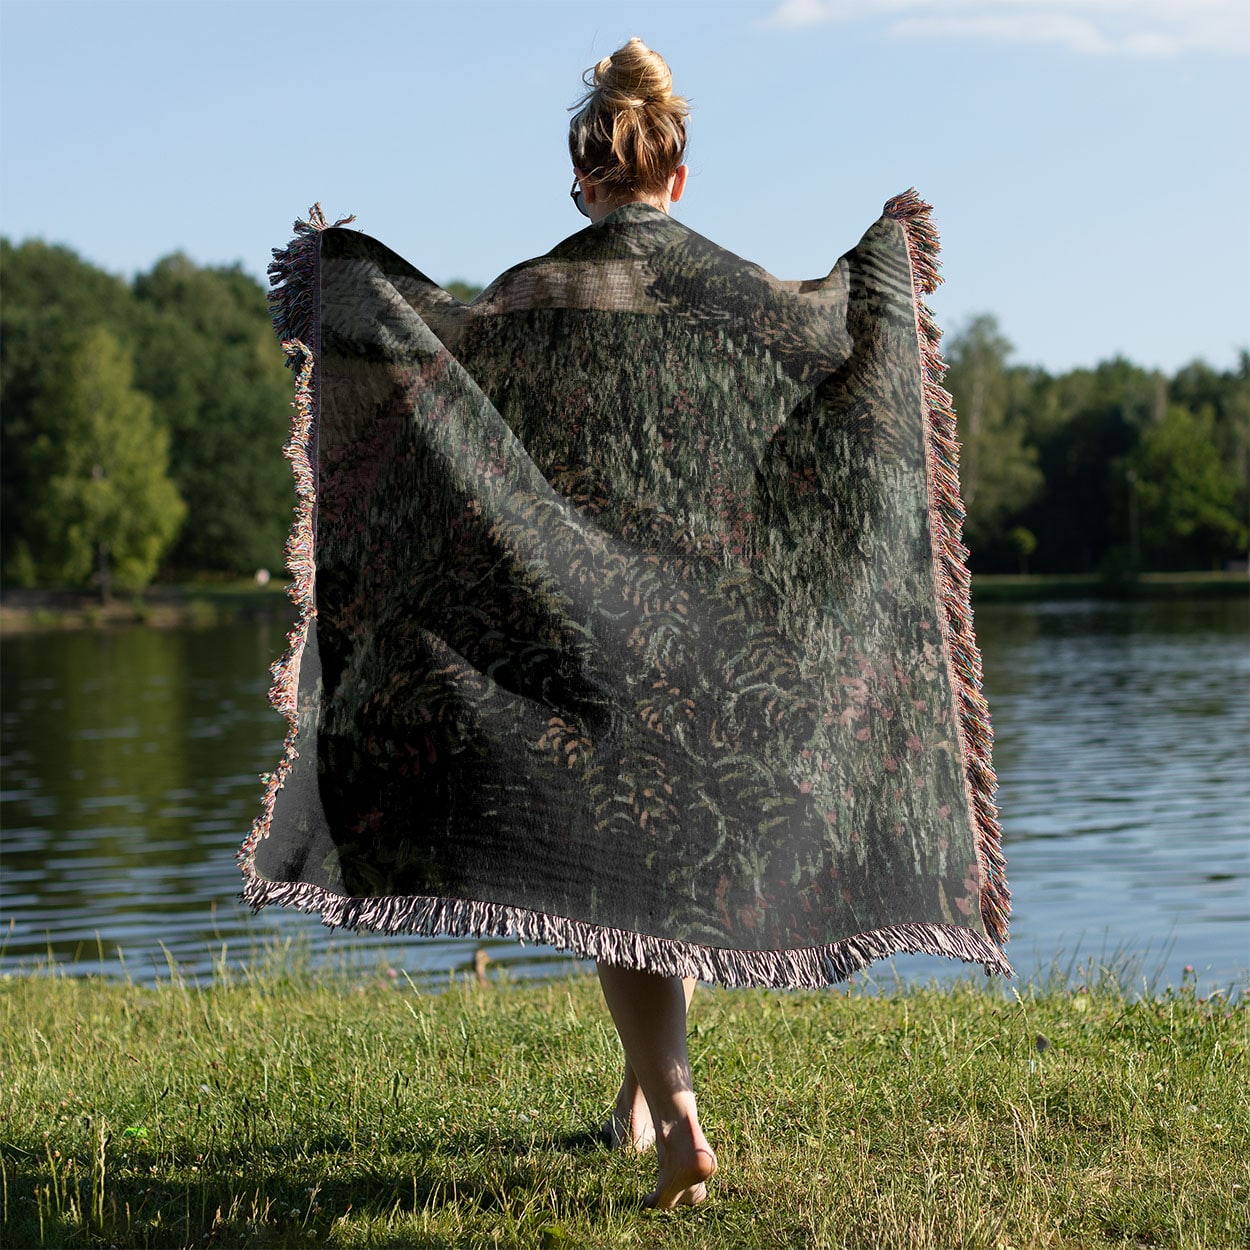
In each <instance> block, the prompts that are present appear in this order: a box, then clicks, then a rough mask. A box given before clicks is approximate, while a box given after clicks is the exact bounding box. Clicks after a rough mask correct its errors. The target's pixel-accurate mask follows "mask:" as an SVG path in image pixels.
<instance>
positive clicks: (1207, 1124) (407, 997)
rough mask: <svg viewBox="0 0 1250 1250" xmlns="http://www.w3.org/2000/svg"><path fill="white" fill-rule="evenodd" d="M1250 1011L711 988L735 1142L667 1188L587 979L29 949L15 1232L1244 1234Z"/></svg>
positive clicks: (10, 1030)
mask: <svg viewBox="0 0 1250 1250" xmlns="http://www.w3.org/2000/svg"><path fill="white" fill-rule="evenodd" d="M1248 1018H1250V1008H1248V1007H1247V1000H1246V996H1245V995H1244V994H1243V995H1242V996H1240V997H1239V998H1237V999H1236V1000H1235V1001H1233V1002H1231V1003H1230V1002H1229V1001H1228V1000H1227V999H1226V998H1224V997H1222V996H1219V995H1217V996H1214V997H1212V998H1209V999H1206V1000H1205V1001H1204V1000H1202V999H1200V998H1199V997H1198V996H1197V993H1196V991H1195V989H1194V987H1193V984H1192V982H1190V981H1188V980H1187V981H1186V982H1185V983H1184V984H1182V985H1181V986H1180V987H1178V988H1174V989H1168V990H1166V991H1164V992H1162V993H1158V994H1154V995H1151V996H1149V997H1142V998H1136V999H1134V998H1131V997H1129V996H1127V995H1126V994H1125V993H1124V992H1123V991H1122V989H1121V988H1120V987H1119V986H1118V985H1117V984H1116V983H1115V982H1114V981H1113V980H1105V979H1104V980H1103V981H1102V982H1100V983H1097V984H1092V985H1078V986H1077V987H1076V988H1071V987H1070V986H1067V985H1060V984H1058V983H1056V985H1055V986H1052V987H1045V988H1025V989H1023V990H1021V991H1019V992H1018V993H1017V994H1016V995H1015V996H1014V997H1013V996H1009V995H1004V994H1003V992H1002V990H1001V988H1000V987H998V986H992V985H991V986H987V985H985V984H981V985H976V984H973V983H971V982H968V983H963V984H960V985H958V986H956V987H955V988H953V989H937V988H930V989H921V990H913V991H904V990H902V989H898V990H894V991H887V992H884V993H881V992H878V993H871V992H867V991H865V990H864V989H861V988H854V989H852V990H851V991H850V992H849V993H845V992H824V993H791V994H781V993H774V992H766V991H736V992H733V993H727V992H723V991H717V990H707V989H701V990H700V991H699V993H698V994H697V995H696V998H695V1002H694V1006H693V1008H692V1012H691V1037H690V1045H691V1055H692V1059H693V1062H694V1066H695V1069H696V1076H697V1080H698V1083H699V1092H700V1096H701V1103H702V1112H703V1118H704V1123H705V1127H706V1129H707V1130H708V1132H709V1135H710V1136H711V1138H712V1139H713V1141H714V1143H715V1145H716V1147H717V1150H718V1153H719V1156H720V1163H721V1171H720V1173H719V1174H718V1176H717V1177H716V1179H715V1180H714V1181H713V1183H712V1186H711V1198H710V1200H709V1202H708V1203H707V1204H706V1205H705V1206H703V1207H700V1208H698V1209H695V1210H686V1211H679V1212H673V1213H666V1214H656V1213H651V1212H644V1211H642V1210H640V1209H639V1206H638V1198H639V1196H640V1195H641V1194H642V1193H643V1192H644V1191H645V1190H646V1189H647V1188H649V1186H650V1183H651V1175H652V1170H653V1168H654V1163H653V1161H652V1160H651V1159H650V1158H644V1159H639V1158H631V1157H628V1156H625V1155H619V1154H613V1153H610V1152H608V1151H606V1150H605V1149H603V1148H602V1147H601V1146H599V1145H597V1144H595V1142H594V1140H593V1136H592V1134H591V1130H592V1129H593V1128H594V1126H595V1125H596V1124H598V1123H599V1122H600V1120H601V1118H602V1117H603V1115H604V1112H605V1111H606V1108H607V1106H608V1104H609V1102H610V1100H611V1097H612V1095H613V1093H614V1091H615V1082H616V1080H617V1079H618V1078H619V1072H618V1062H619V1061H618V1054H617V1049H616V1042H615V1035H614V1033H613V1032H612V1029H611V1026H610V1024H609V1022H608V1019H607V1015H606V1012H605V1010H604V1008H603V1005H602V1001H601V999H600V996H599V991H598V987H597V985H596V984H595V983H594V982H593V981H592V980H586V979H581V978H577V979H572V980H563V981H556V982H550V983H542V984H536V985H525V986H520V985H509V984H506V983H501V982H494V983H490V984H488V985H485V986H477V985H467V984H453V985H450V986H449V987H448V988H447V989H446V990H445V991H444V992H441V993H430V992H422V991H418V990H417V989H416V988H415V987H414V986H412V985H411V984H407V983H405V982H404V980H402V979H394V978H392V977H388V976H386V975H385V974H384V973H381V974H379V975H376V976H375V975H369V976H365V977H363V979H362V977H361V976H359V975H357V977H356V978H355V979H354V980H352V979H347V978H346V977H345V976H344V975H343V974H339V975H327V974H312V973H309V972H306V971H301V970H298V969H295V970H292V969H290V968H282V967H280V966H275V967H270V968H268V969H265V970H255V971H251V972H247V973H243V974H233V975H231V974H229V973H227V972H225V971H224V970H223V971H222V972H220V973H219V974H218V976H217V977H216V978H215V980H214V981H213V983H211V984H209V985H206V986H203V987H198V986H189V985H186V984H184V983H182V982H180V981H179V980H178V979H177V978H174V979H172V980H171V981H170V982H169V983H168V984H163V985H161V986H160V987H158V988H156V989H146V988H139V987H135V986H132V985H126V984H122V983H119V982H108V981H103V980H87V979H69V978H59V977H56V976H52V975H47V976H30V977H13V978H8V979H7V980H5V981H3V982H0V1053H2V1056H3V1057H2V1058H0V1069H2V1071H0V1088H2V1091H3V1092H2V1096H0V1137H2V1141H3V1145H2V1147H0V1150H2V1155H0V1158H2V1177H0V1180H2V1186H0V1189H2V1194H0V1198H2V1202H3V1218H4V1235H3V1244H4V1245H5V1246H8V1247H26V1246H100V1247H104V1246H116V1247H130V1246H175V1247H182V1246H186V1247H191V1246H195V1247H205V1246H219V1247H244V1246H247V1247H251V1246H281V1247H288V1246H301V1247H305V1246H314V1245H316V1246H320V1245H329V1246H343V1247H347V1246H373V1247H401V1246H402V1247H442V1246H475V1247H476V1246H485V1247H495V1246H498V1247H505V1246H507V1247H512V1246H515V1247H563V1248H566V1250H574V1248H578V1250H580V1248H581V1247H601V1246H603V1247H606V1246H638V1247H652V1246H657V1247H717V1248H720V1247H727V1248H728V1247H752V1248H754V1247H791V1246H793V1247H800V1246H801V1247H873V1248H877V1247H919V1248H923V1247H992V1248H1003V1250H1005V1248H1008V1247H1012V1248H1018V1250H1023V1248H1024V1247H1048V1248H1049V1247H1082V1248H1084V1247H1098V1246H1114V1247H1140V1246H1149V1247H1154V1246H1187V1247H1234V1246H1246V1245H1247V1244H1250V1223H1248V1217H1250V1193H1248V1187H1250V1162H1248V1161H1250V1080H1248V1078H1250V1064H1248V1062H1247V1041H1248V1037H1247V1033H1248V1030H1247V1022H1248Z"/></svg>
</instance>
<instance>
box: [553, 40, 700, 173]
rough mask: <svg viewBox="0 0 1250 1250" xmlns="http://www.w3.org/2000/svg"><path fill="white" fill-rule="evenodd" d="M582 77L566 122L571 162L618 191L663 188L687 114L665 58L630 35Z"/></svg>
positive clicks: (682, 146)
mask: <svg viewBox="0 0 1250 1250" xmlns="http://www.w3.org/2000/svg"><path fill="white" fill-rule="evenodd" d="M582 82H583V83H585V84H586V94H585V95H584V96H583V97H582V98H581V99H580V100H579V101H578V102H577V104H576V105H574V108H575V109H577V113H576V115H575V116H574V118H573V120H572V122H571V123H570V126H569V153H570V155H571V156H572V158H573V164H574V165H575V166H577V168H578V169H582V170H584V171H586V172H587V173H589V174H592V175H593V176H594V177H595V178H597V179H598V180H599V181H600V182H603V183H604V184H605V185H606V186H607V187H609V189H611V190H612V191H613V192H615V193H618V194H620V193H627V192H637V191H643V192H654V191H658V190H662V189H663V188H664V187H665V186H666V185H667V183H668V180H669V178H671V177H672V175H673V172H674V171H675V170H676V169H677V167H678V166H679V165H680V164H681V162H682V160H683V158H684V156H685V151H686V118H687V117H688V116H689V113H690V107H689V105H688V104H687V103H686V101H685V100H684V99H683V98H682V97H681V96H679V95H674V94H673V75H672V73H671V71H670V70H669V68H668V64H667V62H666V61H665V60H664V58H663V57H662V56H661V55H660V54H659V53H658V52H653V51H652V50H651V49H650V48H648V47H647V45H646V44H645V43H643V41H642V40H641V39H639V38H637V37H636V36H635V37H634V38H633V39H631V40H630V41H629V42H628V43H627V44H626V45H625V46H624V47H623V48H618V49H617V50H616V51H615V52H613V53H612V55H611V56H605V57H604V58H603V60H601V61H600V62H599V63H598V64H597V65H595V66H594V67H593V68H591V69H588V70H587V71H586V72H585V74H583V75H582Z"/></svg>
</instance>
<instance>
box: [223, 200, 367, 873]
mask: <svg viewBox="0 0 1250 1250" xmlns="http://www.w3.org/2000/svg"><path fill="white" fill-rule="evenodd" d="M355 220H356V219H355V217H340V218H339V219H338V220H337V221H336V222H334V223H333V224H334V225H335V226H344V225H347V224H348V223H349V222H352V221H355ZM329 225H330V223H329V222H328V221H327V220H326V217H325V214H324V213H323V212H322V211H321V205H320V204H314V205H313V206H312V207H311V208H310V209H309V210H308V220H306V221H305V220H303V219H302V218H301V219H300V220H298V221H296V222H295V226H294V229H295V237H294V239H292V240H291V242H290V244H289V245H288V246H287V247H285V248H274V250H273V262H272V263H271V264H270V266H269V281H270V283H271V284H272V287H273V289H272V290H271V291H270V293H269V309H270V312H271V314H272V316H273V324H274V329H275V330H276V331H277V333H278V338H279V339H280V340H281V342H282V350H283V351H284V352H285V353H286V356H287V365H288V366H289V367H290V368H292V369H294V370H295V375H296V376H295V397H294V399H293V400H292V403H291V407H292V410H293V411H292V416H291V436H290V438H289V439H288V440H287V443H286V446H285V447H283V449H282V454H283V455H284V456H285V457H286V458H287V459H288V460H289V461H290V462H291V472H292V475H293V476H294V478H295V520H294V522H293V523H292V526H291V532H290V534H289V535H288V536H287V540H286V566H287V569H288V570H289V572H290V574H291V582H290V584H289V585H288V586H287V594H288V595H289V596H290V598H291V600H292V601H293V602H294V604H295V606H296V608H298V610H299V611H298V615H297V617H296V621H295V624H294V625H293V626H292V628H291V631H290V633H289V634H288V635H287V649H286V651H285V652H284V653H283V655H282V657H281V659H279V660H277V661H275V663H274V664H273V665H271V666H270V669H269V674H270V677H271V679H272V684H271V685H270V688H269V702H270V703H271V704H273V706H274V707H275V708H276V709H277V710H278V711H279V712H281V713H282V715H283V716H284V717H285V718H286V722H287V732H286V739H285V741H284V743H283V747H282V758H281V759H280V760H279V762H278V766H277V768H276V769H275V770H274V771H273V772H272V773H262V774H261V782H262V784H263V786H264V793H263V795H262V797H261V809H260V815H258V816H257V818H256V819H255V821H253V822H252V827H251V830H250V831H249V833H248V836H247V838H246V840H245V841H244V843H243V846H242V847H241V848H240V850H239V854H238V859H239V863H240V865H241V866H242V869H243V874H244V878H245V891H246V887H247V886H251V885H253V884H254V883H255V882H256V881H257V880H258V879H257V877H256V875H255V871H256V870H255V865H254V862H253V856H254V854H255V851H256V844H257V843H258V842H259V841H260V840H261V839H262V838H264V837H266V836H267V835H268V833H269V826H270V823H271V822H272V820H273V808H274V803H275V801H276V800H277V796H278V791H279V790H281V789H282V786H283V783H284V782H285V781H286V779H287V777H288V776H289V775H290V772H291V769H292V767H293V766H294V763H295V760H296V759H297V758H298V756H299V752H298V750H297V749H296V745H295V744H296V740H297V736H298V719H297V718H298V698H297V695H298V690H299V666H300V660H301V658H302V656H303V654H304V646H305V644H306V643H307V641H308V631H309V626H310V623H311V621H312V618H313V617H314V616H315V615H316V612H317V608H316V602H315V589H314V588H315V585H316V581H315V578H316V553H315V545H314V533H315V523H316V520H315V518H316V505H317V470H316V419H317V392H316V382H317V380H316V378H315V376H314V368H315V356H314V352H313V349H312V348H310V347H308V346H307V343H310V342H311V343H316V342H317V341H318V339H319V336H320V308H319V300H320V294H319V290H318V270H319V267H320V235H321V232H322V231H323V230H325V229H326V228H327V227H328V226H329Z"/></svg>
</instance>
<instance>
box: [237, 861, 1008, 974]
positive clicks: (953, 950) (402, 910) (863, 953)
mask: <svg viewBox="0 0 1250 1250" xmlns="http://www.w3.org/2000/svg"><path fill="white" fill-rule="evenodd" d="M243 900H244V902H246V903H249V904H250V905H251V906H252V907H253V908H260V907H264V906H266V905H268V904H272V903H277V904H282V905H285V906H289V907H298V908H300V909H301V910H303V911H314V912H319V913H320V915H321V921H322V923H323V924H325V925H328V926H330V927H331V928H345V929H376V930H380V931H381V932H384V933H394V934H420V935H423V936H426V937H433V936H436V935H438V936H447V937H508V938H515V939H517V940H518V941H520V942H528V943H535V944H538V945H542V946H551V947H554V948H555V949H556V950H561V951H567V952H569V953H570V954H574V955H577V956H580V957H581V958H584V959H595V960H603V961H604V962H606V963H613V964H619V965H621V966H623V967H627V968H640V969H645V970H646V971H647V972H654V973H657V974H659V975H661V976H674V977H697V978H698V979H699V980H700V981H715V982H717V983H719V984H721V985H725V986H729V987H731V988H736V987H740V986H748V985H763V986H774V987H776V988H778V989H781V988H784V989H819V988H821V987H822V986H826V985H832V984H834V983H836V982H838V981H845V980H846V979H847V977H849V976H851V975H852V974H854V973H856V972H858V971H859V970H860V969H862V968H866V967H867V966H868V965H869V964H870V963H872V962H874V961H875V960H878V959H884V958H888V957H889V956H890V955H901V954H907V955H940V956H944V957H946V958H948V959H962V960H963V961H965V962H966V963H978V964H982V965H983V966H984V968H985V972H986V975H987V976H989V975H992V974H994V973H999V974H1001V975H1003V976H1008V977H1009V976H1011V975H1012V969H1011V965H1010V964H1009V963H1008V962H1007V960H1006V959H1005V958H1004V957H1003V955H1002V953H1001V952H1000V951H999V950H998V948H997V947H996V946H995V945H994V944H993V943H992V942H989V941H987V940H986V939H985V938H983V937H981V936H980V934H977V933H974V932H973V931H972V930H971V929H966V928H964V927H962V926H960V925H945V924H902V925H889V926H887V927H885V928H881V929H872V930H870V931H868V932H866V933H857V934H855V935H854V936H853V937H849V938H845V939H843V940H842V941H840V942H833V943H830V944H829V945H827V946H813V947H807V948H805V949H802V950H762V951H742V950H733V949H730V948H727V947H719V946H705V945H702V944H700V943H697V942H675V941H671V940H669V939H666V938H658V937H652V936H651V935H649V934H645V933H632V932H629V931H627V930H624V929H610V928H604V927H602V926H599V925H591V924H586V923H583V922H582V921H579V920H569V919H566V918H565V917H563V916H549V915H545V914H544V913H542V912H535V911H528V910H526V909H524V908H520V907H509V906H506V905H504V904H500V903H481V902H475V901H471V900H467V899H446V898H429V897H425V896H423V895H414V896H409V897H405V898H366V899H362V898H346V897H344V896H342V895H338V894H332V893H330V892H329V891H328V890H323V889H321V888H320V887H319V886H314V885H309V884H307V883H306V882H273V881H262V880H260V879H258V878H256V877H250V878H249V879H248V881H247V883H246V885H245V887H244V891H243Z"/></svg>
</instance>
